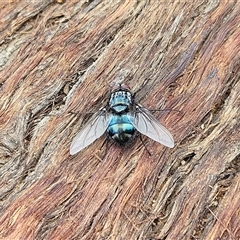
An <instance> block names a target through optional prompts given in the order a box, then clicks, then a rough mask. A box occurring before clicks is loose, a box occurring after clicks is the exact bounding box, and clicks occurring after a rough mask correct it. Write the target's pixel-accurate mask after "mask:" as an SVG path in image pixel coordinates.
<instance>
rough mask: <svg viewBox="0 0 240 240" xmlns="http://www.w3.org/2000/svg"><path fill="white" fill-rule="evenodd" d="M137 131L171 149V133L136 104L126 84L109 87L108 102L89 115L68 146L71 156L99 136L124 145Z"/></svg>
mask: <svg viewBox="0 0 240 240" xmlns="http://www.w3.org/2000/svg"><path fill="white" fill-rule="evenodd" d="M137 131H138V132H140V133H141V134H144V135H146V136H148V137H149V138H151V139H153V140H154V141H156V142H159V143H161V144H163V145H164V146H167V147H170V148H172V147H174V140H173V137H172V134H171V133H170V132H169V131H168V130H167V129H166V128H165V127H164V126H163V125H162V124H160V123H159V122H158V120H157V119H156V118H155V117H154V116H153V115H152V114H151V113H150V112H149V110H147V109H146V108H144V107H143V106H142V105H140V104H139V103H137V102H136V101H135V99H134V95H133V94H132V93H131V90H130V88H129V87H128V86H127V85H126V84H118V83H114V84H112V85H111V94H110V97H109V100H108V103H107V105H106V106H105V107H102V108H100V109H99V110H98V112H96V113H95V114H94V115H93V116H92V120H91V121H90V123H88V124H87V125H86V126H85V127H83V129H82V130H81V131H80V132H79V133H78V134H77V135H76V137H75V138H74V139H73V141H72V143H71V147H70V154H71V155H73V154H75V153H77V152H79V151H81V150H82V149H84V148H85V147H87V146H88V145H90V144H91V143H92V142H94V141H95V140H96V139H97V138H99V137H100V136H102V135H103V134H104V133H105V132H106V134H107V136H108V137H110V138H111V139H113V140H114V141H115V142H116V143H118V144H119V145H126V144H127V143H128V142H129V141H131V140H132V138H133V137H134V136H135V134H136V132H137Z"/></svg>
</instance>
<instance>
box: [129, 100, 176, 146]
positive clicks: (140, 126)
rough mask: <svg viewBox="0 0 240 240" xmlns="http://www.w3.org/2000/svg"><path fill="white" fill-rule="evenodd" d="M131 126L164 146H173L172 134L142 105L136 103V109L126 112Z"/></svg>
mask: <svg viewBox="0 0 240 240" xmlns="http://www.w3.org/2000/svg"><path fill="white" fill-rule="evenodd" d="M128 117H129V120H130V121H131V122H132V124H133V126H134V127H135V128H136V129H137V130H138V131H139V132H140V133H142V134H144V135H146V136H148V137H149V138H151V139H153V140H154V141H156V142H159V143H161V144H163V145H164V146H166V147H170V148H172V147H174V139H173V136H172V134H171V133H170V132H169V131H168V130H167V129H166V128H165V127H164V126H163V125H162V124H160V123H159V122H158V120H157V119H156V118H155V117H154V116H153V115H152V114H151V113H150V112H149V111H148V110H147V109H146V108H144V107H142V106H141V105H139V104H138V105H136V111H135V112H131V113H129V114H128Z"/></svg>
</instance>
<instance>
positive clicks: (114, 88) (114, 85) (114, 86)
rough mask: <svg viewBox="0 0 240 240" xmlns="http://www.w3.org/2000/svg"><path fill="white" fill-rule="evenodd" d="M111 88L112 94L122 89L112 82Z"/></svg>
mask: <svg viewBox="0 0 240 240" xmlns="http://www.w3.org/2000/svg"><path fill="white" fill-rule="evenodd" d="M110 88H111V92H114V91H116V90H118V89H119V88H120V84H119V83H115V82H112V83H110Z"/></svg>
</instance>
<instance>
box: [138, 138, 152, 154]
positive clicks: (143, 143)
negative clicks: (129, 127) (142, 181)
mask: <svg viewBox="0 0 240 240" xmlns="http://www.w3.org/2000/svg"><path fill="white" fill-rule="evenodd" d="M140 140H141V142H142V145H143V146H144V148H145V149H146V151H147V152H148V154H149V156H150V157H151V156H152V154H151V153H150V151H149V150H148V148H147V146H146V144H145V142H144V141H143V139H142V135H141V134H140Z"/></svg>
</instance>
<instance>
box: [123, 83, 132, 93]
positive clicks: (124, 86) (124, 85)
mask: <svg viewBox="0 0 240 240" xmlns="http://www.w3.org/2000/svg"><path fill="white" fill-rule="evenodd" d="M121 88H122V89H125V90H128V91H130V87H129V86H128V85H127V84H125V83H122V84H121Z"/></svg>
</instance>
